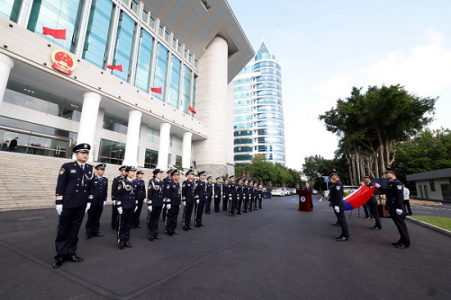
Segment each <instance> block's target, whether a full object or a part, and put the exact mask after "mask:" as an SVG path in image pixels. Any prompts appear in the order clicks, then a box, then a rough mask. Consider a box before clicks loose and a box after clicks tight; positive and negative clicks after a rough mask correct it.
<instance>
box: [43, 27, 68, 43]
mask: <svg viewBox="0 0 451 300" xmlns="http://www.w3.org/2000/svg"><path fill="white" fill-rule="evenodd" d="M42 34H44V35H51V36H53V37H54V38H55V39H60V40H65V39H66V29H51V28H47V27H42Z"/></svg>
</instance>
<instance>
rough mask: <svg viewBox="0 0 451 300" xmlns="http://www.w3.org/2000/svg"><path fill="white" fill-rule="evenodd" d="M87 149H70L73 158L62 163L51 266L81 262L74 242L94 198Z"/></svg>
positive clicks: (77, 147) (57, 185)
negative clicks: (57, 220) (54, 252)
mask: <svg viewBox="0 0 451 300" xmlns="http://www.w3.org/2000/svg"><path fill="white" fill-rule="evenodd" d="M90 150H91V146H90V145H89V144H79V145H76V146H75V147H74V148H73V149H72V151H73V152H74V153H75V154H74V155H75V158H76V161H74V162H69V163H65V164H63V165H62V166H61V169H60V171H59V176H58V181H57V184H56V201H55V204H56V212H57V213H58V215H59V222H58V231H57V235H56V240H55V248H56V256H55V263H54V264H53V268H54V269H56V268H59V267H61V265H62V264H63V262H64V260H70V261H73V262H82V261H83V258H81V257H79V256H77V243H78V231H79V230H80V226H81V223H82V222H83V217H84V215H85V212H86V211H88V210H89V208H90V206H91V201H92V199H93V195H92V194H93V193H92V186H93V185H92V184H91V181H92V179H93V178H94V170H93V168H92V166H91V165H88V164H87V163H86V161H87V160H88V158H89V151H90Z"/></svg>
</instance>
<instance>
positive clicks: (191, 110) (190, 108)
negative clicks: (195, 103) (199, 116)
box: [188, 105, 196, 114]
mask: <svg viewBox="0 0 451 300" xmlns="http://www.w3.org/2000/svg"><path fill="white" fill-rule="evenodd" d="M188 109H189V111H190V112H192V113H193V114H196V111H195V110H194V108H192V107H191V105H188Z"/></svg>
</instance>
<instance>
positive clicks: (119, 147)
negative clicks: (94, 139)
mask: <svg viewBox="0 0 451 300" xmlns="http://www.w3.org/2000/svg"><path fill="white" fill-rule="evenodd" d="M124 155H125V144H124V143H118V142H115V141H110V140H104V139H101V140H100V149H99V161H100V162H104V163H110V164H116V165H121V164H122V161H123V160H124Z"/></svg>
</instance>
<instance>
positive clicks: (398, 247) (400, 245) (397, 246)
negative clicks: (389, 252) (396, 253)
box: [395, 244, 407, 249]
mask: <svg viewBox="0 0 451 300" xmlns="http://www.w3.org/2000/svg"><path fill="white" fill-rule="evenodd" d="M395 247H396V249H407V247H406V246H405V245H403V244H398V245H396V246H395Z"/></svg>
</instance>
